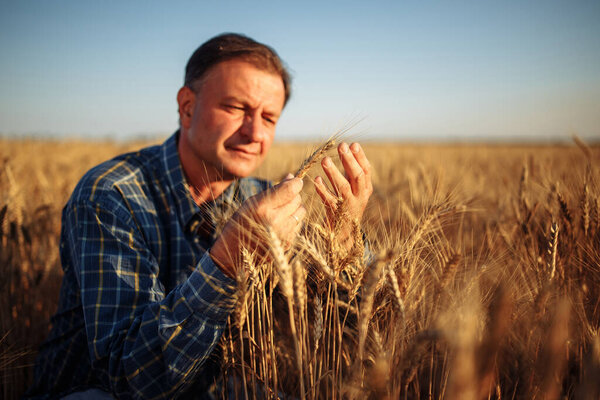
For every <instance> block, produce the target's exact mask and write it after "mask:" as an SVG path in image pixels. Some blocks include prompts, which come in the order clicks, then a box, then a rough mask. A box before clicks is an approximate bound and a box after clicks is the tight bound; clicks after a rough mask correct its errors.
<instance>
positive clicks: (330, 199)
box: [313, 176, 338, 209]
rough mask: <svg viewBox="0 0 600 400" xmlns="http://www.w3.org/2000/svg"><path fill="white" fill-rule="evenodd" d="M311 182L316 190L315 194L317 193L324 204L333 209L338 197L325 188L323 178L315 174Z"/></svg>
mask: <svg viewBox="0 0 600 400" xmlns="http://www.w3.org/2000/svg"><path fill="white" fill-rule="evenodd" d="M313 183H314V185H315V190H316V191H317V194H318V195H319V197H320V198H321V200H322V201H323V203H325V206H327V207H329V208H331V209H335V207H336V206H337V200H338V198H337V196H336V195H334V194H333V193H331V191H330V190H329V189H328V188H327V186H326V185H325V182H324V181H323V178H321V177H320V176H317V177H316V178H315V180H314V181H313Z"/></svg>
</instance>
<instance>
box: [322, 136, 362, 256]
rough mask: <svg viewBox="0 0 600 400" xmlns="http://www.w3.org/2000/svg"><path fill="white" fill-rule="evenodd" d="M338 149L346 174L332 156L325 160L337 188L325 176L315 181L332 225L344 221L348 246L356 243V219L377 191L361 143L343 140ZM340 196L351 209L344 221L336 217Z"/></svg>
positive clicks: (342, 229) (343, 236) (342, 236)
mask: <svg viewBox="0 0 600 400" xmlns="http://www.w3.org/2000/svg"><path fill="white" fill-rule="evenodd" d="M338 153H339V157H340V160H341V162H342V165H343V167H344V171H345V173H346V174H345V176H344V175H343V174H342V173H341V172H340V170H339V169H338V168H337V167H336V166H335V164H334V163H333V160H332V159H331V158H329V157H325V158H324V159H323V161H322V162H321V165H322V167H323V170H324V171H325V174H326V175H327V178H329V181H330V182H331V185H332V186H333V192H332V191H331V190H330V189H329V188H328V187H327V185H325V182H323V179H322V178H321V177H317V178H316V179H315V182H314V183H315V189H316V190H317V193H318V194H319V196H320V197H321V200H323V203H324V204H325V208H326V209H327V218H328V221H329V225H330V227H333V226H335V225H334V224H335V223H341V224H343V225H342V226H339V227H338V228H339V233H340V240H341V242H342V243H344V242H345V243H346V246H347V248H350V247H352V244H353V238H352V235H351V233H352V222H353V221H355V220H357V221H358V222H360V220H361V218H362V215H363V213H364V211H365V208H366V207H367V202H368V201H369V197H370V196H371V193H373V184H372V182H371V165H370V163H369V160H368V159H367V156H366V155H365V153H364V151H363V149H362V148H361V146H360V145H359V144H358V143H352V144H351V145H350V146H348V144H346V143H341V144H340V145H339V146H338ZM338 199H341V200H342V201H343V202H344V207H346V211H347V213H348V218H345V220H344V221H334V220H333V219H334V216H335V211H336V209H337V207H338V205H339V201H338Z"/></svg>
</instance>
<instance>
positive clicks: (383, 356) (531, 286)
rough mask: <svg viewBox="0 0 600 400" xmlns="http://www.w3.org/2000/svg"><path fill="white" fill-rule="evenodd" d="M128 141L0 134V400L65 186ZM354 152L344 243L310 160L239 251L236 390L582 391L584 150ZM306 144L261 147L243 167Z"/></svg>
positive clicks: (23, 363)
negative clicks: (296, 213)
mask: <svg viewBox="0 0 600 400" xmlns="http://www.w3.org/2000/svg"><path fill="white" fill-rule="evenodd" d="M142 145H144V143H127V144H115V143H91V142H83V141H81V142H75V141H70V142H50V141H41V140H25V141H19V140H9V139H0V162H1V163H2V170H1V171H0V384H1V385H2V390H1V391H0V397H2V398H5V399H15V398H18V397H20V396H21V395H22V394H23V393H24V391H25V389H26V387H27V386H28V384H29V382H30V381H31V378H32V363H33V360H34V358H35V352H36V349H37V346H38V345H39V344H40V342H41V341H42V340H43V339H44V337H45V336H46V334H47V332H48V330H49V319H50V316H51V315H52V314H53V312H54V311H55V309H56V305H57V300H58V291H59V288H60V282H61V274H62V272H61V268H60V261H59V257H58V241H59V230H60V212H61V208H62V206H63V205H64V203H65V202H66V200H67V198H68V196H69V195H70V192H71V190H72V189H73V188H74V186H75V184H76V183H77V181H78V179H79V178H80V177H81V176H82V175H83V173H84V172H85V171H86V170H87V169H89V168H90V167H92V166H93V165H95V164H97V163H99V162H101V161H103V160H106V159H108V158H110V157H112V156H114V155H116V154H119V153H121V152H124V151H128V150H133V149H137V148H139V147H141V146H142ZM363 147H364V148H365V151H366V153H367V156H368V157H369V159H370V161H371V164H372V167H373V183H374V192H373V195H372V198H371V200H370V203H369V205H368V208H367V210H366V213H365V216H364V218H363V220H362V221H352V223H353V226H354V234H355V237H356V239H358V240H355V242H354V243H355V246H354V247H353V248H351V249H349V250H347V249H345V248H344V247H343V246H340V245H339V243H338V242H337V236H336V226H327V225H326V224H325V223H324V209H323V207H322V206H321V205H320V201H319V199H318V196H317V195H316V193H315V191H314V188H313V186H312V184H311V179H312V178H314V177H315V176H317V175H318V174H320V169H319V168H318V167H313V168H311V169H310V170H309V171H308V173H307V176H306V178H305V186H304V189H303V195H304V198H305V204H306V207H307V209H308V210H309V217H307V220H306V223H305V227H304V229H303V230H302V232H301V234H300V236H299V237H298V239H297V241H296V242H295V243H294V244H293V247H292V249H291V250H289V251H285V250H284V249H283V247H282V245H281V243H279V241H278V239H277V238H276V237H274V236H273V235H272V234H270V232H269V231H268V230H265V232H264V235H265V236H264V238H263V243H264V244H265V246H266V247H267V248H268V255H269V256H268V257H259V256H258V255H257V254H255V253H253V252H252V251H250V250H249V251H244V252H242V254H240V257H241V258H242V260H241V261H242V262H243V263H244V265H246V267H247V268H246V269H245V270H244V272H243V273H240V274H239V276H238V278H237V279H238V285H237V292H238V295H237V306H236V311H235V313H234V314H233V315H232V316H231V320H230V323H229V325H228V329H227V331H226V334H225V335H224V336H223V338H222V340H221V347H222V350H223V351H222V354H223V359H222V360H221V361H222V367H221V372H222V375H223V378H224V379H225V380H226V381H227V382H234V385H233V386H234V391H235V393H237V395H238V397H240V398H244V396H246V397H248V398H264V397H272V396H275V395H276V394H279V395H280V396H282V397H286V396H290V397H292V396H293V397H294V398H309V399H316V398H320V399H332V398H333V399H335V398H340V399H341V398H347V399H363V398H373V399H442V398H447V399H488V398H491V399H515V398H535V399H558V398H584V399H597V398H599V397H600V381H599V380H598V376H600V330H599V329H600V310H599V307H600V187H599V184H600V176H599V174H600V172H599V170H598V166H599V165H600V164H599V163H598V161H599V160H600V147H598V146H590V145H587V144H585V143H582V142H581V141H579V140H576V141H575V142H574V143H573V144H564V145H485V144H464V145H451V144H444V145H441V144H440V145H434V144H429V145H426V144H390V143H382V144H375V143H367V144H364V146H363ZM313 150H314V147H311V146H310V145H307V144H276V145H274V148H273V149H272V151H271V153H270V155H269V157H268V158H267V160H266V162H265V164H264V165H263V166H262V167H261V168H260V170H259V171H258V173H257V175H259V176H261V177H265V178H268V179H272V180H274V181H277V180H279V179H281V178H282V177H283V176H284V175H285V174H287V173H288V172H292V173H293V172H295V171H297V170H298V168H299V167H300V165H301V164H302V163H303V161H304V160H305V159H306V157H307V156H308V155H309V154H311V152H312V151H313ZM338 214H339V215H337V217H338V218H337V220H343V219H344V218H346V216H345V214H344V209H343V203H342V204H340V207H339V208H338ZM363 236H364V238H365V239H366V240H365V241H363V240H362V239H363ZM365 247H366V249H365ZM224 395H225V394H223V396H224Z"/></svg>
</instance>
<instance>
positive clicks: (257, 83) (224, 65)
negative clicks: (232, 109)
mask: <svg viewBox="0 0 600 400" xmlns="http://www.w3.org/2000/svg"><path fill="white" fill-rule="evenodd" d="M194 86H195V88H196V90H198V91H200V92H203V94H209V95H211V96H217V97H219V96H235V97H240V96H241V97H244V100H248V101H250V100H253V101H260V102H269V103H272V104H273V105H279V104H281V107H282V108H283V102H284V97H285V89H284V85H283V79H282V78H281V76H279V75H278V74H276V73H273V72H270V71H267V70H264V69H260V68H258V67H256V66H255V65H253V64H251V63H249V62H247V61H243V60H228V61H223V62H220V63H218V64H216V65H214V66H213V67H211V68H210V69H209V70H208V71H207V72H206V73H205V74H204V76H203V77H202V78H201V79H200V81H199V82H198V83H197V84H195V85H194Z"/></svg>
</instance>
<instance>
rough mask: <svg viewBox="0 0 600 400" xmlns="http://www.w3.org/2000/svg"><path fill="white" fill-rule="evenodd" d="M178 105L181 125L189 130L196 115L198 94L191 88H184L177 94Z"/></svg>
mask: <svg viewBox="0 0 600 400" xmlns="http://www.w3.org/2000/svg"><path fill="white" fill-rule="evenodd" d="M177 104H179V122H180V123H181V127H182V128H184V129H188V128H189V127H190V124H191V121H192V116H193V114H194V106H195V105H196V94H195V93H194V92H192V89H190V88H189V87H187V86H184V87H182V88H181V89H179V92H177Z"/></svg>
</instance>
